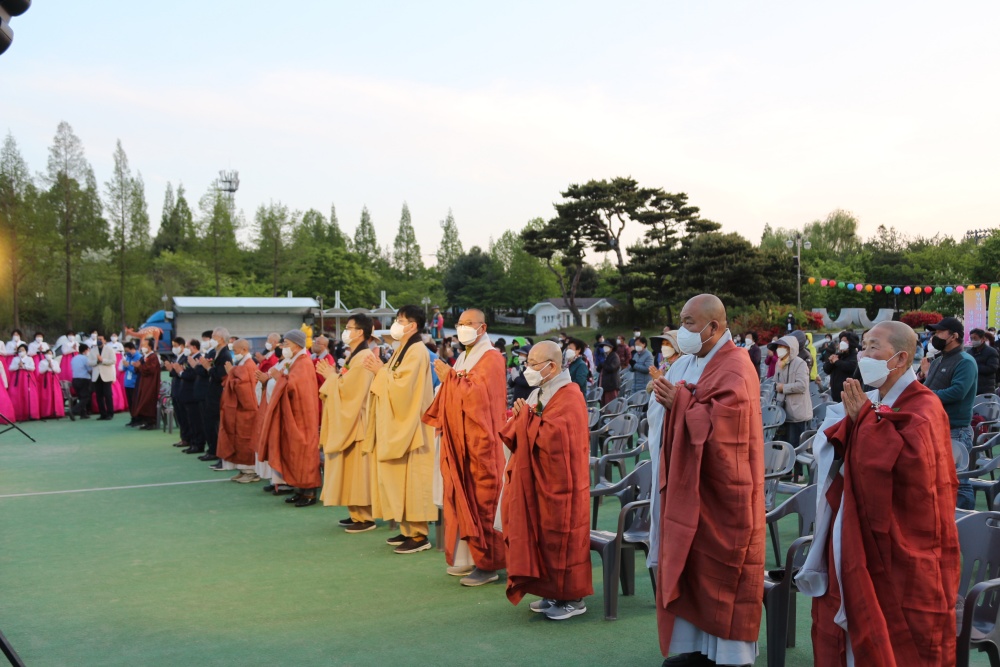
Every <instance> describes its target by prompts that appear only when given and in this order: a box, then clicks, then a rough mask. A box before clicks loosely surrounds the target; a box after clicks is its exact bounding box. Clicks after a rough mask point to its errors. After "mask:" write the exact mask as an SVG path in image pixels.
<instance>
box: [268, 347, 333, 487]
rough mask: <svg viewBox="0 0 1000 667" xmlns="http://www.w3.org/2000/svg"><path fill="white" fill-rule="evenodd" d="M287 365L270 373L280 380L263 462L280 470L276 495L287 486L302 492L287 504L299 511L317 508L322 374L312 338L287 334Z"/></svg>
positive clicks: (270, 409)
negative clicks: (310, 347)
mask: <svg viewBox="0 0 1000 667" xmlns="http://www.w3.org/2000/svg"><path fill="white" fill-rule="evenodd" d="M282 357H283V358H284V363H282V364H279V365H277V366H275V367H274V368H272V369H271V370H270V371H269V376H270V378H271V379H273V380H274V387H273V392H272V394H271V396H270V398H269V399H268V406H267V412H266V413H265V416H264V423H263V425H262V426H261V438H262V439H263V446H264V452H263V456H261V459H262V460H265V461H267V462H268V464H269V465H270V466H271V468H273V469H274V473H275V475H274V478H273V479H274V485H275V490H278V486H279V485H281V484H287V485H288V486H291V487H293V488H295V489H297V492H296V493H295V494H294V495H293V496H291V498H289V499H288V500H287V501H286V502H293V503H295V506H296V507H309V506H312V505H315V504H316V489H317V488H319V486H320V484H322V479H321V477H320V472H319V406H318V405H317V401H316V396H317V395H318V393H319V387H318V386H317V385H316V370H315V368H314V367H313V365H312V360H311V359H310V358H309V350H308V349H306V335H305V334H304V333H303V332H302V331H299V330H298V329H293V330H291V331H289V332H287V333H286V334H285V342H284V347H283V348H282Z"/></svg>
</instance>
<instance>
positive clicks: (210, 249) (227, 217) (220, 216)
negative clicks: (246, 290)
mask: <svg viewBox="0 0 1000 667" xmlns="http://www.w3.org/2000/svg"><path fill="white" fill-rule="evenodd" d="M177 193H178V194H177V206H176V207H175V208H174V211H175V213H176V217H177V221H176V223H175V224H177V225H178V226H179V228H180V229H185V226H186V225H192V226H193V223H191V222H187V223H186V222H185V221H184V218H185V217H186V218H187V220H190V219H191V211H190V209H188V207H187V201H186V200H185V199H184V195H183V191H182V190H181V188H180V187H178V188H177ZM198 209H199V211H200V213H201V216H200V217H201V219H200V237H199V243H198V249H199V254H200V255H201V256H202V258H203V260H204V261H205V264H206V265H207V266H208V267H209V268H210V269H211V270H212V276H213V278H214V281H215V296H222V278H223V277H224V276H227V275H229V274H231V273H233V271H234V270H235V268H236V265H237V262H238V260H239V253H238V250H239V249H238V247H237V245H236V230H237V228H238V226H239V225H238V224H237V221H236V219H235V217H234V213H233V210H232V207H231V206H230V202H229V198H228V197H227V196H226V194H225V193H223V192H222V191H221V190H219V188H218V184H217V183H212V185H211V186H210V187H209V189H208V192H206V193H205V194H204V195H203V196H202V198H201V199H200V200H199V201H198Z"/></svg>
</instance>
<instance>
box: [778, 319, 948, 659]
mask: <svg viewBox="0 0 1000 667" xmlns="http://www.w3.org/2000/svg"><path fill="white" fill-rule="evenodd" d="M916 345H917V336H916V334H915V333H914V332H913V329H911V328H910V327H909V326H907V325H906V324H903V323H902V322H883V323H881V324H877V325H875V326H874V327H872V329H871V330H870V331H869V332H868V333H866V334H865V336H864V342H863V347H862V352H861V354H860V355H859V358H858V367H859V369H860V371H861V378H862V380H863V382H864V383H865V384H867V385H869V386H871V387H875V389H874V390H873V391H871V392H869V393H868V394H865V393H864V391H863V389H862V385H861V382H858V381H857V380H846V381H845V382H844V391H843V394H842V395H841V398H842V400H843V403H842V405H834V406H832V407H831V409H830V411H829V412H828V413H827V419H826V422H825V423H824V424H823V427H824V428H823V430H822V431H821V432H820V433H818V434H817V436H816V439H815V440H814V441H813V452H814V453H815V455H816V461H817V464H818V469H819V475H818V479H820V480H824V481H823V482H822V487H821V490H822V491H823V493H822V495H821V496H820V498H819V502H818V506H817V510H818V512H817V521H816V533H815V541H814V543H813V547H812V549H811V550H810V551H809V555H808V557H807V558H806V562H805V565H804V566H803V567H802V569H801V571H800V573H799V574H798V575H797V576H796V584H797V585H798V588H799V590H800V591H802V592H803V593H805V594H806V595H809V596H811V597H813V598H814V599H813V609H812V617H813V627H812V644H813V657H814V659H815V664H816V665H817V667H837V666H843V665H849V664H854V665H859V666H860V665H872V666H873V667H888V666H890V665H891V666H896V665H901V666H903V667H932V666H933V667H937V666H939V665H941V666H947V665H954V664H955V600H956V596H957V594H958V581H959V573H960V569H961V564H960V558H959V545H958V529H957V527H956V526H955V518H954V513H955V503H956V500H957V496H958V480H957V478H956V475H955V460H954V458H953V455H952V452H951V435H950V430H949V429H950V427H949V423H948V415H947V413H945V411H944V408H943V407H942V406H941V401H940V400H938V398H937V396H935V395H934V393H933V392H931V391H930V390H929V389H927V388H926V387H925V386H923V385H922V384H921V383H920V382H919V381H917V378H916V376H915V375H914V373H913V370H912V364H913V355H914V352H915V351H916ZM838 515H839V521H837V518H838Z"/></svg>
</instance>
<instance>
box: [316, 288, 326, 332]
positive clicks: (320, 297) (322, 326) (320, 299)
mask: <svg viewBox="0 0 1000 667" xmlns="http://www.w3.org/2000/svg"><path fill="white" fill-rule="evenodd" d="M316 301H318V302H319V335H320V336H325V335H326V321H325V319H324V317H325V316H324V313H323V295H322V294H317V295H316Z"/></svg>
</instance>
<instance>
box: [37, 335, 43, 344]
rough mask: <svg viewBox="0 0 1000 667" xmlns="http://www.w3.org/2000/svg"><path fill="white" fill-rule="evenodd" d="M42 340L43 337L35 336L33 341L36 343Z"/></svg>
mask: <svg viewBox="0 0 1000 667" xmlns="http://www.w3.org/2000/svg"><path fill="white" fill-rule="evenodd" d="M43 340H45V339H44V338H42V337H41V336H35V342H36V343H41V342H42V341H43Z"/></svg>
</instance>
